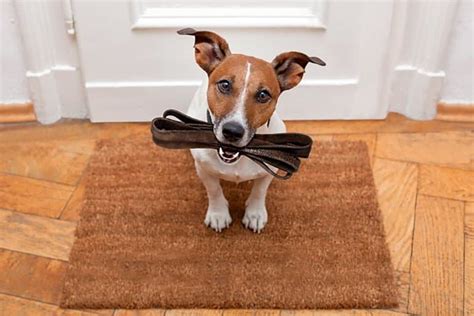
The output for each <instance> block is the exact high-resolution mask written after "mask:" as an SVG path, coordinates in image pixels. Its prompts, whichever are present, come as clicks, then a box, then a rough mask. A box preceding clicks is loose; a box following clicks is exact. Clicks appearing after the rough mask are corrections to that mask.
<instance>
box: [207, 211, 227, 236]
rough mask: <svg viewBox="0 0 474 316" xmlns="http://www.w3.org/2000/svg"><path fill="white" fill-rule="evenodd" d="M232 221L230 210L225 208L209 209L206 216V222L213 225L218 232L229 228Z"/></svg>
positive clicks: (210, 225)
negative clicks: (223, 209)
mask: <svg viewBox="0 0 474 316" xmlns="http://www.w3.org/2000/svg"><path fill="white" fill-rule="evenodd" d="M230 223H232V218H231V217H230V214H229V211H228V210H225V211H222V210H219V211H214V210H210V209H208V210H207V213H206V218H205V219H204V224H206V226H209V227H211V228H212V229H214V230H215V231H216V232H221V231H222V230H223V229H225V228H229V226H230Z"/></svg>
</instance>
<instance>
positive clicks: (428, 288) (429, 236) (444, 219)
mask: <svg viewBox="0 0 474 316" xmlns="http://www.w3.org/2000/svg"><path fill="white" fill-rule="evenodd" d="M415 222H416V225H415V235H414V238H413V255H412V263H411V285H410V302H409V307H408V312H409V313H413V314H419V315H453V316H454V315H462V314H463V261H464V260H463V257H464V251H463V245H464V234H463V226H464V203H463V202H459V201H453V200H446V199H441V198H434V197H427V196H424V195H419V196H418V201H417V207H416V219H415Z"/></svg>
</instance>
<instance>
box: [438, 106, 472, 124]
mask: <svg viewBox="0 0 474 316" xmlns="http://www.w3.org/2000/svg"><path fill="white" fill-rule="evenodd" d="M436 119H437V120H441V121H454V122H474V104H446V103H442V102H440V103H438V106H437V114H436Z"/></svg>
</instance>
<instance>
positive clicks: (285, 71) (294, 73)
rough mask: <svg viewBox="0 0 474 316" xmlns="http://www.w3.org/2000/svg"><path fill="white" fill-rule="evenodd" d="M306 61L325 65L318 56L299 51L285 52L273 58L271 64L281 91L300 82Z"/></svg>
mask: <svg viewBox="0 0 474 316" xmlns="http://www.w3.org/2000/svg"><path fill="white" fill-rule="evenodd" d="M308 63H313V64H318V65H320V66H326V63H325V62H324V61H322V60H321V59H320V58H318V57H309V56H307V55H305V54H303V53H299V52H286V53H282V54H280V55H278V56H277V57H275V59H273V61H272V66H273V69H275V73H276V75H277V78H278V82H279V83H280V89H281V91H284V90H289V89H291V88H293V87H295V86H296V85H297V84H298V83H300V81H301V79H302V78H303V74H304V69H305V67H306V65H307V64H308Z"/></svg>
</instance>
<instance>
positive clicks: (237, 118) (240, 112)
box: [216, 62, 252, 146]
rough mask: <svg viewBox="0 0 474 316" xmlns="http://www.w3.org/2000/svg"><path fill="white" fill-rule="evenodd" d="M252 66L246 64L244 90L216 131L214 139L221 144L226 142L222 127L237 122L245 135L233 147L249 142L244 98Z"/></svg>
mask: <svg viewBox="0 0 474 316" xmlns="http://www.w3.org/2000/svg"><path fill="white" fill-rule="evenodd" d="M251 69H252V64H251V63H249V62H247V68H246V70H245V79H244V88H243V89H242V91H241V92H240V94H239V96H238V98H237V102H236V104H235V107H234V109H233V110H232V112H230V113H229V114H228V115H227V116H226V117H225V118H224V119H222V121H221V122H219V126H218V127H217V129H216V137H217V139H218V140H219V141H220V142H221V143H225V142H226V140H225V138H224V136H223V134H222V127H223V125H224V124H225V123H227V122H237V123H240V125H242V126H243V127H244V130H245V133H244V136H243V137H242V139H241V140H240V141H239V142H238V143H237V144H235V145H237V146H244V145H247V144H248V143H249V141H250V132H249V125H248V122H247V118H246V117H245V97H246V96H247V90H248V85H249V81H250V74H251V72H252V71H251Z"/></svg>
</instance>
